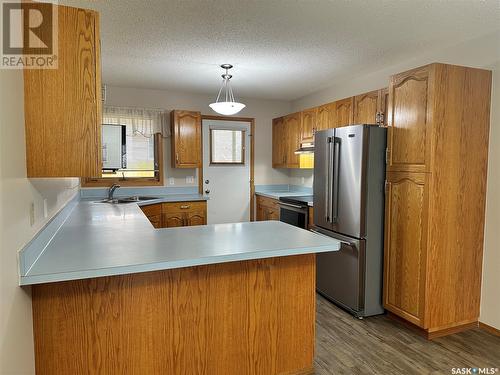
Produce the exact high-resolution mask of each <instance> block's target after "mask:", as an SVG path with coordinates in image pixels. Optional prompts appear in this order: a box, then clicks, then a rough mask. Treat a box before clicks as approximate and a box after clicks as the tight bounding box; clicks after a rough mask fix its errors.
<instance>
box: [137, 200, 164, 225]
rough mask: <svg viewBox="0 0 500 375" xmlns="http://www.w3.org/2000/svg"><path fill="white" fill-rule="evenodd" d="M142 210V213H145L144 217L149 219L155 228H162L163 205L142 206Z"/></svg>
mask: <svg viewBox="0 0 500 375" xmlns="http://www.w3.org/2000/svg"><path fill="white" fill-rule="evenodd" d="M140 209H141V210H142V212H144V215H146V217H147V218H148V220H149V221H150V222H151V224H152V225H153V227H155V228H162V227H163V224H162V215H161V203H157V204H149V205H147V206H140Z"/></svg>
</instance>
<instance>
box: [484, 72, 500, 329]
mask: <svg viewBox="0 0 500 375" xmlns="http://www.w3.org/2000/svg"><path fill="white" fill-rule="evenodd" d="M493 69H494V70H493V95H492V98H491V110H492V112H491V125H490V126H491V128H490V147H489V160H488V187H487V193H486V228H485V240H484V258H483V288H482V291H481V292H482V293H481V318H480V320H481V321H482V322H483V323H486V324H488V325H490V326H493V327H496V328H498V329H500V291H499V287H500V251H499V249H500V247H499V245H498V227H499V226H500V62H498V63H497V64H496V65H495V66H493Z"/></svg>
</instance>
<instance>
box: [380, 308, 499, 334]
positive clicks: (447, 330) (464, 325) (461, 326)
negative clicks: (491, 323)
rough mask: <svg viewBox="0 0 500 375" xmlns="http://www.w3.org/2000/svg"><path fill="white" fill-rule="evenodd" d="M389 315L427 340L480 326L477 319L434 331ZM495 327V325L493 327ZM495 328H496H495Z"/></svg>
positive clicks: (389, 313)
mask: <svg viewBox="0 0 500 375" xmlns="http://www.w3.org/2000/svg"><path fill="white" fill-rule="evenodd" d="M387 316H388V317H389V318H391V319H393V320H396V321H398V322H400V323H401V324H403V325H404V326H406V327H407V328H409V329H411V330H412V331H413V332H415V333H417V334H419V335H420V336H423V337H425V338H426V339H427V340H434V339H436V338H438V337H443V336H448V335H451V334H454V333H459V332H463V331H467V330H469V329H472V328H477V327H478V322H477V321H470V322H463V323H458V324H457V325H455V326H451V327H446V328H439V327H438V328H437V329H435V330H433V331H429V330H428V329H425V328H422V327H419V326H417V325H415V324H413V323H411V322H409V321H407V320H405V319H403V318H401V317H400V316H397V315H396V314H394V313H391V312H388V313H387ZM491 328H493V327H491ZM493 329H494V328H493Z"/></svg>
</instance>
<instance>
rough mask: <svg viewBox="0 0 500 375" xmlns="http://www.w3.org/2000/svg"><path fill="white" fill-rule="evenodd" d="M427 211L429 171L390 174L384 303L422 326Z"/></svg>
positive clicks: (387, 307)
mask: <svg viewBox="0 0 500 375" xmlns="http://www.w3.org/2000/svg"><path fill="white" fill-rule="evenodd" d="M427 212H428V176H427V174H425V173H414V174H411V173H404V172H400V173H388V174H387V185H386V209H385V259H384V269H385V272H384V306H385V308H386V309H387V310H390V311H392V312H394V313H397V314H398V315H400V316H402V317H404V318H405V319H407V320H408V321H410V322H411V323H414V324H416V325H418V326H420V327H425V322H424V299H425V274H426V273H425V266H426V254H427Z"/></svg>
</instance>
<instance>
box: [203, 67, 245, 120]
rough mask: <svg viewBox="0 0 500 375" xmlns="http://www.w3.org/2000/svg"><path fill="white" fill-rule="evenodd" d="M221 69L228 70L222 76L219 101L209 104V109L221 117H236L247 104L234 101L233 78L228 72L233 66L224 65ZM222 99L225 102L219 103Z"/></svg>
mask: <svg viewBox="0 0 500 375" xmlns="http://www.w3.org/2000/svg"><path fill="white" fill-rule="evenodd" d="M220 67H221V68H222V69H226V73H224V74H223V75H222V86H221V88H220V90H219V93H218V94H217V99H215V103H212V104H209V107H210V108H212V109H213V110H214V111H215V112H217V113H220V114H221V115H226V116H229V115H234V114H236V113H238V112H239V111H241V110H242V109H243V108H245V104H243V103H238V102H236V101H235V100H234V95H233V89H232V88H231V82H229V80H230V79H231V78H232V77H233V76H232V75H231V74H229V73H228V70H229V69H231V68H232V67H233V66H232V65H231V64H222V65H221V66H220ZM221 94H222V98H221ZM220 99H223V100H224V101H219V100H220Z"/></svg>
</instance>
